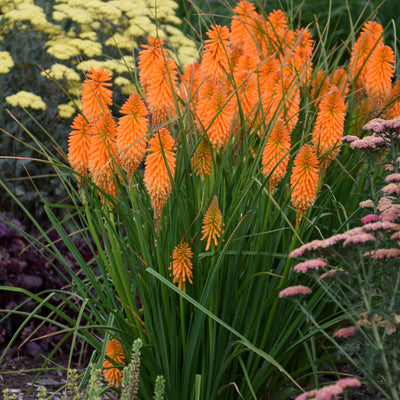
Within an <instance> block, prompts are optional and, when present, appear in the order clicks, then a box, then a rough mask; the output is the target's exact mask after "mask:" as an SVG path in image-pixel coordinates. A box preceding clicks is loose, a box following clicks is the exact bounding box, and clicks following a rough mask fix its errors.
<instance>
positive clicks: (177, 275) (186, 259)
mask: <svg viewBox="0 0 400 400" xmlns="http://www.w3.org/2000/svg"><path fill="white" fill-rule="evenodd" d="M192 257H193V252H192V250H191V248H190V247H189V245H188V244H187V243H185V242H182V243H180V244H178V245H177V246H176V247H175V248H174V251H173V252H172V265H171V266H170V267H169V269H170V270H172V275H173V277H174V279H173V283H178V288H179V289H181V290H183V291H184V292H186V281H188V282H189V283H190V284H193V271H192V270H193V264H192Z"/></svg>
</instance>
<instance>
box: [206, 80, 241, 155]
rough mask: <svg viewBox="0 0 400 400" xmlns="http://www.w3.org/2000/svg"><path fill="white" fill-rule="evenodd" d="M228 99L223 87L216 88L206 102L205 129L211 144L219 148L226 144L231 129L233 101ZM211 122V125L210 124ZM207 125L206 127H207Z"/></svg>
mask: <svg viewBox="0 0 400 400" xmlns="http://www.w3.org/2000/svg"><path fill="white" fill-rule="evenodd" d="M227 100H228V95H227V94H226V93H225V90H224V89H223V88H216V89H215V92H214V94H213V96H212V98H211V100H210V102H209V104H208V107H209V109H208V112H207V114H206V119H205V124H204V127H205V128H206V129H207V135H208V139H209V141H210V143H211V146H212V147H213V148H214V149H216V150H220V149H222V148H225V147H226V145H227V144H228V141H229V137H230V134H231V131H232V122H233V117H234V113H235V103H234V101H232V100H229V101H228V102H227V103H226V101H227ZM210 124H211V125H210ZM207 127H208V128H207Z"/></svg>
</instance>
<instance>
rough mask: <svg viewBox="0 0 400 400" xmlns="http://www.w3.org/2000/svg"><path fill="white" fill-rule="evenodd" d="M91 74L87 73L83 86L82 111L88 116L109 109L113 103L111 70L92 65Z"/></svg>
mask: <svg viewBox="0 0 400 400" xmlns="http://www.w3.org/2000/svg"><path fill="white" fill-rule="evenodd" d="M90 72H91V73H90V74H87V75H86V79H85V80H84V81H83V84H82V87H83V91H82V112H83V113H84V114H85V115H86V116H87V117H92V116H96V115H97V114H101V113H103V112H106V111H108V106H110V105H111V104H112V91H111V90H110V89H108V87H111V86H112V83H111V82H109V81H110V80H111V76H110V72H109V71H107V70H105V69H104V68H98V69H95V68H93V67H90Z"/></svg>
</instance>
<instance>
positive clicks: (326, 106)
mask: <svg viewBox="0 0 400 400" xmlns="http://www.w3.org/2000/svg"><path fill="white" fill-rule="evenodd" d="M345 111H346V104H345V102H344V99H343V97H342V96H341V94H340V93H339V90H338V89H337V88H336V87H332V88H331V90H330V91H329V92H328V93H327V94H326V95H325V96H324V98H323V99H322V100H321V103H320V104H319V108H318V114H317V119H316V121H315V126H314V132H313V135H312V142H313V145H314V147H315V148H316V150H317V154H318V157H319V158H320V160H322V161H323V166H324V168H326V167H327V165H328V164H329V163H330V162H331V161H332V160H333V159H334V158H335V157H336V156H337V154H338V153H339V148H336V146H337V145H338V144H339V141H340V138H341V137H342V136H343V130H344V120H345V117H346V113H345Z"/></svg>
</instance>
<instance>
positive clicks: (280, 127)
mask: <svg viewBox="0 0 400 400" xmlns="http://www.w3.org/2000/svg"><path fill="white" fill-rule="evenodd" d="M289 151H290V134H289V130H288V128H287V127H286V124H285V122H284V121H283V120H281V119H279V120H277V121H276V123H275V125H274V127H273V129H272V131H271V134H270V135H269V137H268V140H267V143H266V144H265V147H264V151H263V154H262V167H263V169H262V172H263V174H264V176H265V177H266V178H267V179H268V180H269V190H270V192H273V191H274V190H275V187H276V186H277V185H278V183H279V182H280V181H281V180H282V179H283V177H284V176H285V174H286V171H287V167H288V163H289V158H290V154H289Z"/></svg>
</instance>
